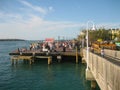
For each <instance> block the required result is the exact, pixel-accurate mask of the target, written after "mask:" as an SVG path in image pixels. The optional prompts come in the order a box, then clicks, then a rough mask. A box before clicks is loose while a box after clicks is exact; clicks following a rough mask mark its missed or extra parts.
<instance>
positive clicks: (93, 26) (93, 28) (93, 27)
mask: <svg viewBox="0 0 120 90" xmlns="http://www.w3.org/2000/svg"><path fill="white" fill-rule="evenodd" d="M89 23H92V29H91V30H95V25H94V22H93V21H88V22H87V28H86V30H87V35H86V39H87V53H86V54H87V59H86V60H87V70H88V66H89V65H88V57H89V56H88V52H89V47H88V30H89V28H88V24H89Z"/></svg>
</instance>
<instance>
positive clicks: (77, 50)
mask: <svg viewBox="0 0 120 90" xmlns="http://www.w3.org/2000/svg"><path fill="white" fill-rule="evenodd" d="M76 63H78V48H77V47H76Z"/></svg>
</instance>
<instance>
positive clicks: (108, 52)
mask: <svg viewBox="0 0 120 90" xmlns="http://www.w3.org/2000/svg"><path fill="white" fill-rule="evenodd" d="M104 52H105V55H108V56H111V57H115V58H118V59H120V51H116V50H109V49H105V50H104Z"/></svg>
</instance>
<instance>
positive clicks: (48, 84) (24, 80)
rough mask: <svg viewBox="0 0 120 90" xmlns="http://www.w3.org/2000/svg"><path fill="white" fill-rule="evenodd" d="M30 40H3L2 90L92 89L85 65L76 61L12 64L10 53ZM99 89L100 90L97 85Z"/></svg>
mask: <svg viewBox="0 0 120 90" xmlns="http://www.w3.org/2000/svg"><path fill="white" fill-rule="evenodd" d="M29 43H30V42H28V41H1V42H0V90H91V88H90V81H87V80H85V68H86V67H85V65H83V64H81V63H79V64H75V63H73V62H64V63H53V64H51V65H47V61H43V60H42V61H41V62H40V61H39V62H37V63H34V64H32V65H29V64H28V63H23V62H19V63H18V64H17V65H14V66H12V65H11V61H10V56H9V52H11V51H12V50H14V49H17V48H18V47H27V46H29ZM96 90H100V89H99V88H97V89H96Z"/></svg>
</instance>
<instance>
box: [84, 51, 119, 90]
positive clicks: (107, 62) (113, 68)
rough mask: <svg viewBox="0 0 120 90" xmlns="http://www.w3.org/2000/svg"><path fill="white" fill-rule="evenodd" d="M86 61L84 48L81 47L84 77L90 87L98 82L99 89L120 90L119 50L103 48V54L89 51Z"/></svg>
mask: <svg viewBox="0 0 120 90" xmlns="http://www.w3.org/2000/svg"><path fill="white" fill-rule="evenodd" d="M88 57H89V59H88V61H86V50H85V49H83V57H82V61H84V62H86V63H87V65H88V69H86V79H87V80H90V81H91V87H93V88H95V87H96V83H98V85H99V87H100V89H101V90H120V80H119V78H120V51H116V50H108V49H105V56H104V57H102V56H101V55H100V54H99V53H96V52H95V53H93V52H90V51H89V55H88Z"/></svg>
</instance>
